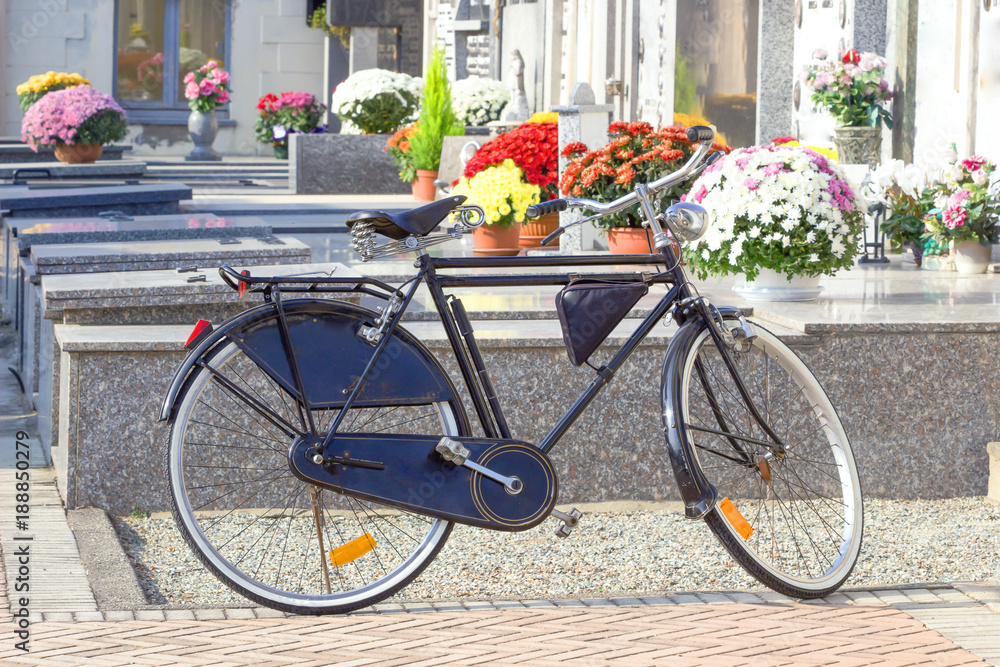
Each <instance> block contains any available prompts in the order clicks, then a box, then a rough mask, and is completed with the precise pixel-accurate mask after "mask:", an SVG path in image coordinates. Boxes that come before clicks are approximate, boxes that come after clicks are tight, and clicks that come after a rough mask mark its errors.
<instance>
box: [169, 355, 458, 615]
mask: <svg viewBox="0 0 1000 667" xmlns="http://www.w3.org/2000/svg"><path fill="white" fill-rule="evenodd" d="M300 363H302V364H305V363H309V360H300ZM204 364H206V365H207V366H209V367H211V368H212V369H213V370H212V371H210V370H208V369H207V368H205V367H196V369H195V370H194V371H192V373H191V375H190V376H189V377H188V379H187V380H186V381H185V384H184V387H183V388H182V390H181V392H180V395H179V397H178V408H177V411H176V413H175V416H174V418H173V419H172V421H171V429H170V444H169V447H168V451H167V469H168V475H169V485H170V490H171V498H172V501H173V514H174V518H175V520H176V522H177V526H178V527H179V529H180V532H181V534H182V536H183V537H184V540H185V541H186V542H187V544H188V545H189V546H190V547H191V549H192V551H193V552H194V553H195V554H196V556H197V557H198V558H199V560H201V562H202V563H203V564H204V565H205V566H206V567H207V568H208V569H209V571H211V572H212V573H213V574H214V575H215V576H216V577H217V578H218V579H219V580H220V581H222V582H223V583H225V584H226V585H227V586H229V587H230V588H231V589H233V590H234V591H236V592H237V593H239V594H240V595H242V596H244V597H246V598H248V599H250V600H253V601H255V602H258V603H260V604H262V605H265V606H268V607H271V608H274V609H278V610H280V611H287V612H293V613H297V614H311V615H320V614H334V613H346V612H349V611H352V610H355V609H359V608H362V607H366V606H369V605H372V604H375V603H376V602H378V601H380V600H383V599H385V598H387V597H389V596H391V595H393V594H394V593H396V592H397V591H399V590H400V589H401V588H403V587H404V586H406V585H407V584H409V583H410V582H411V581H412V580H413V579H414V578H416V577H417V576H418V575H419V574H420V573H421V572H422V571H423V570H424V568H426V567H427V565H428V564H430V562H431V561H432V560H433V559H434V557H435V556H436V555H437V554H438V552H439V551H440V550H441V548H442V546H443V545H444V543H445V541H446V540H447V538H448V536H449V534H450V533H451V530H452V524H451V523H450V522H447V521H442V520H437V519H432V518H430V517H425V516H421V515H417V514H413V513H409V512H406V511H402V510H399V509H396V508H391V507H387V506H384V505H379V504H377V503H373V502H369V501H360V500H357V499H354V498H350V497H348V496H343V495H338V494H334V493H332V492H329V491H319V488H318V487H315V486H313V485H310V484H307V483H305V482H303V481H302V480H300V479H299V478H297V477H295V476H294V475H293V474H292V473H291V471H290V469H289V466H288V462H287V461H288V459H287V449H288V445H289V444H290V442H291V439H290V438H288V437H287V435H286V434H283V433H280V432H279V429H277V427H276V426H275V425H274V424H271V423H269V422H268V421H267V420H265V419H263V418H261V417H260V415H259V414H258V413H256V412H255V411H254V410H253V409H251V408H249V407H248V406H247V405H246V403H245V402H244V403H243V404H242V405H241V404H240V401H239V400H237V398H236V397H234V395H233V393H232V392H231V391H227V390H226V388H225V386H224V384H223V381H222V380H221V378H223V377H225V378H227V379H228V380H230V381H232V382H234V383H236V384H237V385H238V386H239V387H241V388H243V389H245V390H246V392H247V393H248V394H251V395H253V396H255V397H256V398H258V399H259V400H260V401H261V402H263V403H264V404H266V405H269V406H270V407H271V408H273V409H274V410H275V411H276V412H278V413H279V414H282V415H283V416H285V417H287V418H288V419H289V420H292V419H297V418H296V417H294V413H295V412H296V407H295V406H296V403H295V401H294V399H292V398H291V396H289V395H288V394H287V392H285V391H284V390H282V389H281V388H280V387H279V385H277V384H276V383H275V382H274V381H273V380H271V379H270V378H269V377H268V376H267V374H265V373H264V372H263V371H262V370H261V369H260V368H259V367H258V366H257V365H256V364H254V363H253V362H252V361H251V360H250V359H249V358H248V357H247V356H246V355H245V353H244V352H243V351H242V350H241V349H240V348H239V347H238V346H237V345H236V344H235V343H232V342H228V341H223V342H220V344H219V345H218V346H217V347H215V348H213V350H212V351H210V352H209V353H207V354H206V355H205V359H204ZM345 386H346V383H345ZM460 411H462V406H461V404H460V403H458V402H457V401H456V402H454V403H453V402H451V401H448V402H438V403H433V404H429V405H416V406H415V405H386V406H381V407H365V408H359V409H356V410H352V412H353V413H354V414H350V413H349V414H348V415H346V417H345V420H344V422H343V424H344V426H345V428H343V429H342V430H343V431H349V430H351V429H352V428H353V426H358V427H359V429H358V430H361V429H363V430H364V431H365V432H395V433H406V432H410V433H414V432H421V433H433V432H434V429H435V428H437V426H440V431H441V435H465V433H464V431H465V428H464V426H463V425H464V424H466V423H467V422H466V421H465V417H464V413H461V414H460ZM336 412H337V410H336V409H333V410H325V411H319V410H314V411H313V415H314V417H315V418H316V419H317V426H318V427H320V429H322V427H323V426H326V425H328V424H329V423H330V420H331V419H332V418H333V416H334V415H335V414H336ZM435 425H436V426H435ZM315 491H318V492H319V495H318V498H319V503H318V505H319V506H318V509H317V510H313V503H312V501H311V499H310V498H311V496H310V494H311V492H315ZM316 515H319V516H320V517H321V519H322V521H317V520H316ZM317 524H318V525H317ZM319 526H321V528H320V527H319ZM366 536H367V537H366ZM320 537H322V538H323V539H322V551H323V552H324V554H323V556H322V557H321V556H320V553H321V549H320ZM350 545H353V547H351V546H350ZM359 545H360V550H362V551H363V550H365V549H368V548H369V547H371V548H370V549H369V550H368V551H367V552H366V553H364V554H362V555H361V556H360V557H358V558H356V559H355V560H352V561H350V562H347V563H344V564H342V565H341V566H340V567H333V566H332V564H331V565H330V566H322V567H321V566H320V563H321V562H323V563H329V562H331V560H332V559H333V556H332V554H330V553H329V551H330V550H333V549H335V548H337V547H341V546H348V549H349V550H353V551H355V552H356V551H358V550H359ZM279 554H280V555H279ZM321 558H322V559H323V560H322V561H321ZM293 559H294V562H293ZM276 560H277V562H275V561H276ZM324 570H326V572H325V573H324ZM327 577H329V580H330V584H329V585H328V584H327V583H326V581H327Z"/></svg>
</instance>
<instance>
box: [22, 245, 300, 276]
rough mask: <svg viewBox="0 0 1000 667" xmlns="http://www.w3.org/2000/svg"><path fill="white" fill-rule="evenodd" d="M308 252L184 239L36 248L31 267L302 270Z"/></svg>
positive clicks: (44, 271)
mask: <svg viewBox="0 0 1000 667" xmlns="http://www.w3.org/2000/svg"><path fill="white" fill-rule="evenodd" d="M310 255H311V253H310V251H309V246H307V245H306V244H305V243H302V242H301V241H298V240H296V239H294V238H290V237H277V236H274V237H268V238H262V239H224V240H223V239H181V240H176V241H144V242H127V241H126V242H119V243H70V244H53V245H36V246H33V247H32V248H31V254H30V258H31V262H32V263H33V264H34V265H35V271H36V273H37V274H38V275H39V276H41V275H52V274H64V273H101V272H108V271H147V270H152V269H176V268H180V267H184V266H198V267H203V268H204V267H211V266H218V265H220V264H223V263H228V264H241V265H242V264H247V265H253V264H265V265H266V264H303V263H308V262H309V259H310Z"/></svg>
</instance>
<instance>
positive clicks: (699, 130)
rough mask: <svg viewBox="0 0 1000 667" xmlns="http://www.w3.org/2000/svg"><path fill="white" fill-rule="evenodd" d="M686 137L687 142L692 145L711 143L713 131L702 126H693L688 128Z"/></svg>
mask: <svg viewBox="0 0 1000 667" xmlns="http://www.w3.org/2000/svg"><path fill="white" fill-rule="evenodd" d="M687 136H688V141H690V142H691V143H692V144H696V143H698V142H699V141H711V140H712V139H715V130H713V129H712V128H710V127H705V126H704V125H695V126H694V127H689V128H688V131H687Z"/></svg>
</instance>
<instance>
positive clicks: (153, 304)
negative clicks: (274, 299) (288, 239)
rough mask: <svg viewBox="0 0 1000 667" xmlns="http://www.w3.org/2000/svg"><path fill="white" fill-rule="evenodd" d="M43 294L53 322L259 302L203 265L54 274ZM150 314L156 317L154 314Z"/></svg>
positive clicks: (308, 270) (302, 269)
mask: <svg viewBox="0 0 1000 667" xmlns="http://www.w3.org/2000/svg"><path fill="white" fill-rule="evenodd" d="M233 268H235V269H238V270H241V269H243V268H249V269H250V270H251V272H252V273H253V274H254V275H317V276H320V275H332V276H334V277H338V278H339V277H345V278H346V277H357V276H358V274H357V273H355V272H354V271H352V270H351V269H348V268H347V267H345V266H343V265H342V264H336V263H329V264H295V265H282V264H273V265H265V266H253V265H247V264H244V265H234V266H233ZM193 276H198V277H201V276H204V280H203V281H199V282H189V278H191V277H193ZM41 290H42V299H43V301H44V305H45V317H46V318H49V319H62V318H64V317H70V318H76V317H81V316H83V315H82V314H81V313H80V312H78V311H90V310H94V311H98V310H101V311H103V310H108V309H134V308H140V309H154V308H155V309H161V308H164V307H172V306H190V305H197V304H205V303H220V302H231V303H234V304H240V307H241V308H248V307H250V306H251V305H256V303H255V302H256V300H257V298H256V297H255V298H254V303H250V302H249V301H240V300H239V297H238V296H237V294H236V292H235V291H234V290H233V289H232V288H231V287H229V285H227V284H226V283H225V282H223V280H222V277H221V276H220V275H219V271H218V267H217V266H203V267H202V268H199V270H198V271H196V272H193V273H179V272H178V271H176V270H165V269H161V270H155V271H113V272H108V273H89V274H80V275H50V276H43V277H42V282H41ZM70 311H74V312H73V313H70ZM149 314H150V316H153V317H155V316H156V315H155V313H154V312H153V311H151V310H150V311H149ZM103 323H104V324H115V323H116V322H111V321H105V322H103Z"/></svg>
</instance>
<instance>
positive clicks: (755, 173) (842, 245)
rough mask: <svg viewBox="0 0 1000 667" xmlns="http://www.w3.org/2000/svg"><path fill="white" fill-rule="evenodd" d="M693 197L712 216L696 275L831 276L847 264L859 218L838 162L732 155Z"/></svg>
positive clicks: (803, 154)
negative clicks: (760, 271) (766, 272)
mask: <svg viewBox="0 0 1000 667" xmlns="http://www.w3.org/2000/svg"><path fill="white" fill-rule="evenodd" d="M702 187H704V194H703V195H702V194H701V193H702ZM691 192H692V193H699V194H698V195H697V196H696V200H700V203H701V204H702V205H703V206H705V207H706V208H708V209H709V210H710V211H711V212H712V215H713V228H712V229H711V230H710V231H709V233H707V234H706V235H705V237H704V238H703V239H702V241H701V243H700V245H699V246H698V247H697V248H696V249H695V251H694V254H693V255H692V259H693V260H694V261H695V268H696V270H698V271H699V273H707V272H709V271H711V272H719V273H730V272H732V271H733V270H737V271H743V270H746V271H747V273H748V274H754V275H755V274H756V269H757V268H758V267H760V266H766V267H767V268H771V269H774V270H776V271H779V272H787V273H802V272H806V273H809V274H810V275H815V274H817V273H827V274H830V273H832V272H833V271H834V270H836V269H837V268H840V267H843V266H848V265H850V263H851V261H852V257H853V254H854V252H855V250H854V248H856V246H857V243H856V241H857V237H858V235H859V233H860V230H861V227H862V220H863V217H862V215H861V213H860V210H861V209H860V203H859V200H858V198H857V196H856V195H855V194H854V193H853V191H852V189H851V188H850V186H849V185H848V184H847V181H846V179H845V177H844V175H843V173H842V172H840V170H839V168H838V167H837V165H836V163H835V162H832V161H829V160H828V159H827V158H825V157H822V156H820V155H818V154H816V153H814V152H812V151H810V150H808V149H804V148H800V147H764V148H749V149H741V150H738V151H734V152H733V153H732V154H731V155H729V156H728V157H727V158H726V159H725V160H724V162H723V163H722V164H721V165H719V166H717V167H715V168H713V169H711V170H710V171H708V172H707V173H705V174H703V175H702V177H701V178H699V179H698V180H697V181H696V182H695V183H694V184H692V187H691ZM699 198H700V199H699ZM848 216H849V217H848ZM765 249H768V250H767V251H766V252H763V251H764V250H765ZM775 249H777V250H778V251H779V252H777V253H776V252H775ZM762 253H763V254H762ZM814 256H815V257H816V258H817V259H815V260H813V257H814ZM734 265H736V268H734Z"/></svg>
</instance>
